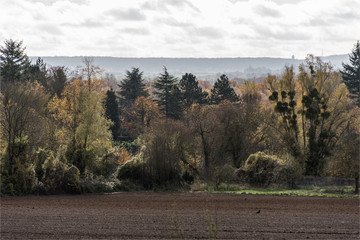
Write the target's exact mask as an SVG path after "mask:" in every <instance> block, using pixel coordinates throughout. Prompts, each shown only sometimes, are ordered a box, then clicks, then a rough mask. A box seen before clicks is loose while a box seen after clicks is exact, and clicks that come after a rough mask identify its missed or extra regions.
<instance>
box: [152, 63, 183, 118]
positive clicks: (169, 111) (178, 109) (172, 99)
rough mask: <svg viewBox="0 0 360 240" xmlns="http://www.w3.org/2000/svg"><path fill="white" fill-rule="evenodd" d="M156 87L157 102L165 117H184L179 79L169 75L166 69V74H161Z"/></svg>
mask: <svg viewBox="0 0 360 240" xmlns="http://www.w3.org/2000/svg"><path fill="white" fill-rule="evenodd" d="M154 87H155V89H156V90H155V91H154V94H155V96H156V97H157V100H156V102H157V103H158V105H159V108H160V109H161V110H162V111H163V112H164V114H165V116H166V117H167V118H173V119H179V118H180V117H181V115H182V104H181V92H180V90H179V88H178V86H177V79H176V78H175V77H174V76H173V75H171V74H169V73H168V71H167V69H166V67H164V73H161V74H160V76H159V78H158V80H157V81H156V82H155V84H154Z"/></svg>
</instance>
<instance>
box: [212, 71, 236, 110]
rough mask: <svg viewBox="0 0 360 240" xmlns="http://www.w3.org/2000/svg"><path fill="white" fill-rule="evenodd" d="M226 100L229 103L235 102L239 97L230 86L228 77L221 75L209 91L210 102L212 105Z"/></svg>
mask: <svg viewBox="0 0 360 240" xmlns="http://www.w3.org/2000/svg"><path fill="white" fill-rule="evenodd" d="M224 100H228V101H230V102H236V101H238V100H239V97H238V96H237V95H236V93H235V91H234V89H233V88H232V87H231V86H230V83H229V79H228V77H227V76H226V75H225V74H223V75H221V76H220V78H218V79H217V81H216V82H215V84H214V87H213V89H211V95H210V102H211V103H212V104H219V103H220V102H222V101H224Z"/></svg>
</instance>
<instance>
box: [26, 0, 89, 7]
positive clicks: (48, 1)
mask: <svg viewBox="0 0 360 240" xmlns="http://www.w3.org/2000/svg"><path fill="white" fill-rule="evenodd" d="M26 1H28V2H30V3H34V2H39V3H42V4H44V5H46V6H51V5H53V4H54V3H56V2H63V1H66V0H26ZM71 2H72V3H75V4H78V5H86V4H88V3H89V1H88V0H72V1H71Z"/></svg>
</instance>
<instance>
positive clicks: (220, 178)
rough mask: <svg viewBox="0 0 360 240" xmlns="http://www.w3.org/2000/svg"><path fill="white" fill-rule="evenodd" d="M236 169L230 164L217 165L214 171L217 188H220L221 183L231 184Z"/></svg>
mask: <svg viewBox="0 0 360 240" xmlns="http://www.w3.org/2000/svg"><path fill="white" fill-rule="evenodd" d="M235 171H236V169H235V168H234V167H233V166H231V165H230V164H225V165H224V166H219V167H216V168H215V171H214V179H215V188H216V189H218V188H219V186H220V184H221V183H226V184H229V183H230V182H232V181H234V180H235Z"/></svg>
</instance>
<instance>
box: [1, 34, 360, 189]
mask: <svg viewBox="0 0 360 240" xmlns="http://www.w3.org/2000/svg"><path fill="white" fill-rule="evenodd" d="M350 48H351V46H349V49H350ZM0 80H1V86H0V87H1V93H0V108H1V111H0V114H1V115H0V134H1V139H0V174H1V195H2V196H4V195H26V194H57V193H71V194H78V193H94V192H114V191H135V190H161V191H168V190H178V189H182V190H186V189H189V188H190V186H191V185H192V184H193V183H194V182H196V181H201V182H204V183H207V184H211V185H213V186H215V188H217V187H218V186H219V185H220V184H222V183H230V182H231V183H238V184H249V185H250V186H255V187H262V188H266V187H268V186H271V185H274V184H275V185H281V186H286V187H289V188H295V187H296V182H297V181H298V180H299V179H301V178H302V177H304V176H315V177H323V176H331V177H340V178H353V179H355V186H354V190H355V192H356V193H358V191H359V185H358V183H359V154H360V153H359V151H360V108H359V107H360V42H359V41H357V42H356V43H355V45H354V47H353V48H352V50H351V53H350V54H349V63H348V64H343V68H342V69H341V70H340V71H338V70H336V69H334V68H333V66H332V65H331V63H328V62H324V61H322V59H321V58H319V57H315V56H313V55H311V54H309V55H308V56H306V58H305V61H304V62H303V63H302V64H301V65H300V67H299V68H298V69H294V67H293V66H284V69H283V72H282V74H280V75H271V74H269V75H268V76H267V77H266V78H264V79H262V80H261V81H257V82H254V81H247V80H241V79H240V80H239V79H229V78H228V77H227V76H226V75H224V74H223V75H221V76H220V77H219V78H218V79H217V80H216V81H215V83H214V85H213V86H210V85H209V84H208V83H207V82H205V81H201V79H198V78H197V77H196V76H195V75H193V74H192V73H186V74H184V75H183V76H182V77H181V78H179V79H178V78H176V77H175V76H173V75H172V74H171V73H169V72H168V70H167V69H166V67H164V68H163V70H162V72H161V74H159V75H158V77H157V78H156V79H154V80H153V81H145V80H144V77H143V72H142V71H141V69H139V68H136V67H134V68H132V69H129V70H128V71H127V72H126V74H125V78H124V79H121V80H120V81H119V82H117V81H115V80H114V77H112V76H111V75H109V74H106V73H105V72H104V70H103V69H101V67H100V66H97V65H96V63H95V62H94V61H93V59H92V58H91V57H84V58H83V65H82V66H79V67H78V68H77V69H76V70H74V71H70V70H69V69H67V68H66V67H65V66H51V67H48V66H47V65H46V63H45V62H44V61H43V60H42V59H41V58H38V59H37V61H36V62H35V63H33V62H31V61H30V60H29V57H28V56H27V53H26V48H25V46H24V45H23V42H22V41H15V40H12V39H9V40H6V41H5V42H4V43H3V45H2V46H0Z"/></svg>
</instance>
